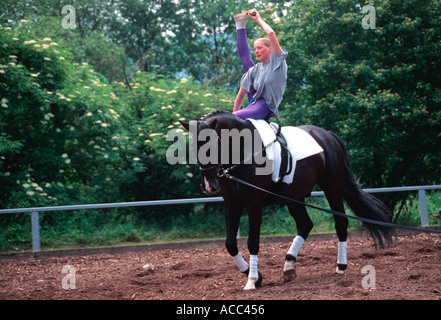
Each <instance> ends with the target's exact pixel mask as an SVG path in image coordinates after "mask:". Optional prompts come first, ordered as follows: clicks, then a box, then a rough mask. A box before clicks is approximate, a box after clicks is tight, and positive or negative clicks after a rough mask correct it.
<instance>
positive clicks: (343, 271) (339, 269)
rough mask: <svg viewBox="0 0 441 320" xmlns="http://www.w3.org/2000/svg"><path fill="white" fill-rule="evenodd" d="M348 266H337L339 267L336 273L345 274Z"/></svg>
mask: <svg viewBox="0 0 441 320" xmlns="http://www.w3.org/2000/svg"><path fill="white" fill-rule="evenodd" d="M346 266H347V265H346V264H337V267H336V268H335V273H337V274H345V270H346Z"/></svg>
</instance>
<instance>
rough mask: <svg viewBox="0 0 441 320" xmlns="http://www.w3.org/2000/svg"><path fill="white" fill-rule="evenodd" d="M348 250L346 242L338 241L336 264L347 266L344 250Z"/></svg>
mask: <svg viewBox="0 0 441 320" xmlns="http://www.w3.org/2000/svg"><path fill="white" fill-rule="evenodd" d="M347 248H348V244H347V243H346V241H340V242H339V243H338V254H337V263H338V264H343V265H347V264H348V261H347V259H346V249H347Z"/></svg>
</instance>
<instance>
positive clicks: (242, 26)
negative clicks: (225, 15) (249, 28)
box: [236, 20, 247, 30]
mask: <svg viewBox="0 0 441 320" xmlns="http://www.w3.org/2000/svg"><path fill="white" fill-rule="evenodd" d="M246 23H247V20H240V21H236V29H237V30H239V29H245V24H246Z"/></svg>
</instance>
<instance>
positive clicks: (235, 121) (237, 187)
mask: <svg viewBox="0 0 441 320" xmlns="http://www.w3.org/2000/svg"><path fill="white" fill-rule="evenodd" d="M191 123H192V122H190V123H184V122H181V125H182V126H183V127H184V128H185V129H187V130H190V129H191V126H190V124H191ZM193 123H194V126H195V128H197V134H198V135H199V134H200V133H202V132H203V130H205V129H209V130H211V132H212V135H214V136H215V138H213V139H212V143H214V145H215V149H213V148H211V151H210V152H211V154H210V155H209V161H207V159H204V161H201V159H200V157H201V155H200V154H199V153H200V152H198V153H197V161H198V163H199V164H200V171H201V174H202V178H201V187H202V189H203V191H205V192H206V193H209V194H214V193H220V195H221V196H222V197H223V199H224V213H225V221H226V229H227V232H226V240H225V247H226V249H227V251H228V253H229V254H230V255H231V257H232V258H233V261H234V262H235V263H236V265H237V267H238V268H239V271H240V272H242V273H244V274H245V275H247V277H248V279H247V283H246V285H245V287H244V290H252V289H255V288H256V287H259V286H261V283H262V274H261V272H260V271H259V270H258V266H257V265H258V253H259V238H260V228H261V223H262V209H263V207H264V206H267V205H269V204H278V205H286V206H287V207H288V210H289V213H290V214H291V216H292V217H293V218H294V221H295V223H296V226H297V235H296V236H295V237H294V239H293V241H292V243H291V246H290V248H289V250H288V252H287V254H286V256H285V263H284V266H283V272H282V274H283V281H284V282H288V281H291V280H294V279H295V278H296V277H297V274H296V269H295V262H296V259H297V255H298V253H299V250H300V248H301V246H302V245H303V243H304V241H305V240H306V239H307V237H308V235H309V233H310V231H311V230H312V228H313V222H312V221H311V218H310V217H309V216H308V213H307V211H306V208H305V205H304V204H302V203H304V201H305V198H306V197H307V196H309V195H310V194H311V191H312V189H313V188H314V186H315V185H318V186H319V187H320V189H321V190H322V191H323V192H324V194H325V196H326V198H327V201H328V203H329V205H330V207H331V209H332V210H334V211H337V212H341V213H345V208H344V202H346V204H347V205H348V206H349V208H350V209H351V210H352V211H353V212H354V213H355V215H356V216H359V217H363V218H367V219H371V220H377V221H384V222H387V221H389V219H388V215H389V216H391V213H390V211H389V209H388V208H387V207H386V206H385V205H384V204H383V203H382V202H381V201H380V200H379V199H377V198H376V197H374V196H372V195H370V194H368V193H366V192H364V191H363V190H362V189H361V187H360V185H359V184H358V182H357V181H356V180H355V177H354V173H353V170H352V168H351V165H350V162H349V158H348V154H347V151H346V149H345V146H344V144H343V142H342V141H341V140H340V138H339V137H338V136H337V135H335V134H334V133H332V132H330V131H326V130H324V129H322V128H319V127H317V126H312V125H304V126H300V127H299V128H300V129H302V130H304V131H306V132H307V133H309V134H310V135H311V136H312V137H313V138H314V139H315V140H316V142H317V143H318V144H319V145H320V146H321V147H322V149H323V152H320V153H318V154H316V155H313V156H310V157H307V158H305V159H303V160H299V161H297V163H296V169H295V172H294V178H293V183H291V184H287V183H283V182H281V181H279V182H277V183H276V182H274V181H273V180H272V179H271V174H266V175H265V174H256V169H257V168H259V167H262V166H263V164H262V162H260V163H257V161H254V159H253V161H245V160H247V159H249V158H250V155H247V153H246V152H244V151H243V150H244V149H245V148H243V147H244V146H245V145H248V144H250V141H248V142H244V141H241V147H242V148H241V149H240V161H238V162H237V161H236V162H235V163H234V164H233V163H232V162H231V161H232V160H231V158H232V156H231V155H230V157H224V160H223V162H222V161H220V159H221V156H220V154H222V155H224V154H225V152H231V151H232V150H231V148H232V147H231V144H228V145H227V144H223V142H224V141H223V139H224V140H225V139H231V135H230V136H226V134H227V133H228V132H231V131H232V130H237V131H236V132H238V133H239V135H238V137H239V139H240V140H243V139H241V138H240V137H241V135H240V133H242V132H245V131H247V132H251V134H252V142H251V144H252V145H254V143H255V142H256V141H257V144H258V143H259V141H261V139H260V137H259V136H258V133H257V132H256V131H255V130H254V126H253V125H252V123H251V122H249V121H246V120H243V119H241V118H239V117H237V116H235V115H234V114H232V113H230V112H228V111H223V110H216V111H213V112H211V113H209V114H207V115H205V116H203V117H202V118H201V119H200V120H198V121H194V120H193ZM190 132H191V130H190ZM199 140H201V141H199ZM203 140H204V139H194V138H193V142H192V143H194V144H196V146H195V148H194V149H193V150H194V151H195V152H197V151H202V148H205V149H204V150H205V151H206V152H207V150H208V149H207V146H206V143H207V142H205V143H204V141H203ZM206 140H207V139H206ZM213 141H214V142H213ZM223 146H224V148H226V147H225V146H228V148H229V149H228V150H222V148H223ZM216 148H217V150H216ZM254 149H256V148H254ZM254 149H253V150H254ZM216 151H219V153H218V155H217V157H216V155H215V153H216ZM210 152H209V153H210ZM253 152H254V151H253ZM257 153H258V151H255V152H254V153H251V156H256V154H257ZM262 153H263V154H265V149H263V151H262ZM233 156H234V155H233ZM236 156H237V155H236ZM225 159H227V160H225ZM226 170H228V172H229V173H230V174H231V175H233V176H234V177H237V178H238V179H240V180H242V181H246V182H247V184H249V185H247V184H244V183H241V182H240V181H236V180H232V179H229V178H228V177H227V175H225V174H224V173H225V172H226ZM250 185H252V186H256V187H257V188H258V189H256V188H253V187H251V186H250ZM264 190H268V191H273V192H274V191H277V192H276V193H277V194H280V195H282V196H284V198H280V197H275V196H274V195H271V194H269V193H267V192H265V191H264ZM287 197H289V198H290V199H296V200H299V201H301V202H293V201H289V200H288V199H287ZM244 208H245V209H246V210H247V212H248V219H249V236H248V241H247V245H248V251H249V254H250V260H249V261H250V263H249V264H248V263H247V262H246V261H245V259H244V258H243V257H242V255H241V253H240V252H239V250H238V246H237V239H236V235H237V231H238V227H239V222H240V217H241V216H242V213H243V210H244ZM333 217H334V222H335V230H336V233H337V236H338V241H339V242H338V250H337V263H336V269H335V271H336V273H339V274H343V273H344V271H345V269H346V267H347V236H348V231H347V229H348V219H347V218H346V217H344V216H336V215H333ZM363 224H364V226H365V227H366V229H367V230H368V231H369V233H370V235H371V236H372V239H373V242H374V245H375V247H376V248H377V244H378V245H379V247H380V248H384V246H385V244H386V245H387V246H390V245H392V243H393V241H392V235H393V234H392V231H391V230H392V229H391V228H390V227H387V226H382V225H377V224H371V223H364V222H363Z"/></svg>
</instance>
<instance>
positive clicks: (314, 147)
mask: <svg viewBox="0 0 441 320" xmlns="http://www.w3.org/2000/svg"><path fill="white" fill-rule="evenodd" d="M247 120H248V121H250V122H251V123H252V124H253V125H254V127H255V128H256V129H257V130H258V132H259V134H260V137H261V139H262V142H263V145H264V146H265V147H266V154H267V158H268V159H269V160H273V171H272V176H271V178H272V180H273V181H274V182H278V181H279V170H280V164H281V162H282V159H281V146H280V143H279V142H276V143H273V141H274V139H276V134H275V133H274V130H273V129H272V128H271V126H270V124H269V123H268V122H267V121H265V120H254V119H247ZM272 125H274V126H275V127H276V128H278V126H277V124H275V123H272ZM281 134H282V135H283V137H284V138H285V140H286V144H287V148H288V151H289V153H290V154H291V156H292V159H293V161H292V170H291V172H290V173H289V174H288V175H285V176H284V177H283V179H282V182H284V183H287V184H290V183H292V181H293V178H294V173H295V168H296V162H297V161H299V160H302V159H305V158H308V157H310V156H313V155H315V154H318V153H320V152H323V149H322V147H320V145H319V144H318V143H317V141H315V140H314V138H313V137H312V136H311V135H310V134H309V133H307V132H306V131H304V130H302V129H300V128H298V127H291V126H289V127H282V130H281Z"/></svg>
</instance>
